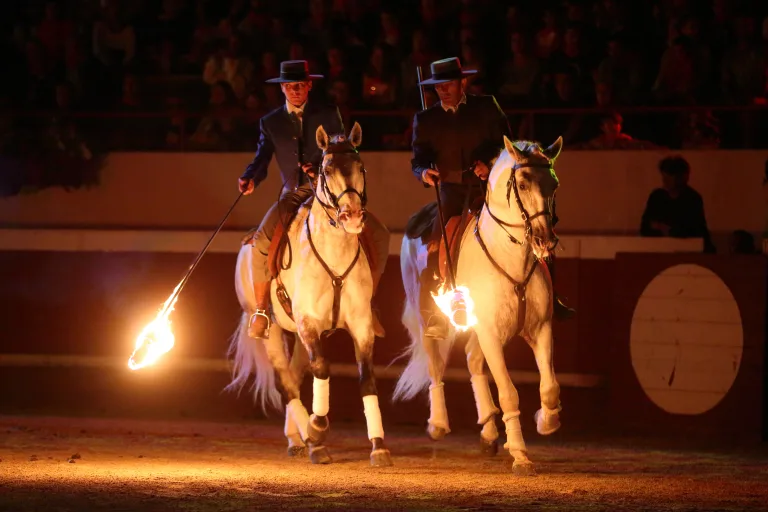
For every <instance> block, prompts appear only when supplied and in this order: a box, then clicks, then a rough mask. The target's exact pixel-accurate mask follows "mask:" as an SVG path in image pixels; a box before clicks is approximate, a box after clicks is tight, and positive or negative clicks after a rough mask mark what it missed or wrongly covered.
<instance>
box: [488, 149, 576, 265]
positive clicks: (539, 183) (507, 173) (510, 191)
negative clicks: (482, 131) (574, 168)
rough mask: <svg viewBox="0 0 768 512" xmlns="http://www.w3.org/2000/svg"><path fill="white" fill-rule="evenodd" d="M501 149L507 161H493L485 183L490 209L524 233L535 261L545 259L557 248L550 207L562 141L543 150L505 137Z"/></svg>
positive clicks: (553, 195) (555, 188)
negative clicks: (503, 213) (488, 192)
mask: <svg viewBox="0 0 768 512" xmlns="http://www.w3.org/2000/svg"><path fill="white" fill-rule="evenodd" d="M504 146H505V147H506V149H507V153H508V157H507V158H505V157H504V155H502V156H501V157H500V158H499V159H498V160H497V161H496V163H495V164H494V166H493V170H492V171H491V175H490V177H489V179H488V182H489V188H490V190H491V192H490V197H489V199H488V201H489V207H492V208H493V210H494V211H497V212H507V213H506V214H505V215H504V218H505V219H507V222H508V225H509V226H513V227H520V228H523V230H524V238H523V240H521V242H527V243H530V244H531V247H532V248H533V252H534V254H535V255H536V257H538V258H546V257H547V256H549V255H550V253H551V252H552V251H553V250H554V249H555V247H556V246H557V235H556V234H555V231H554V229H553V227H552V214H553V211H552V207H553V201H554V198H555V191H556V190H557V187H558V184H559V182H558V179H557V174H555V167H554V165H555V160H556V159H557V157H558V156H559V155H560V151H561V150H562V149H563V139H562V137H558V139H557V140H556V141H555V142H554V143H553V144H552V145H551V146H549V147H548V148H546V149H542V148H541V146H539V145H538V144H537V143H535V142H528V141H516V142H512V141H510V140H509V139H508V138H506V137H504Z"/></svg>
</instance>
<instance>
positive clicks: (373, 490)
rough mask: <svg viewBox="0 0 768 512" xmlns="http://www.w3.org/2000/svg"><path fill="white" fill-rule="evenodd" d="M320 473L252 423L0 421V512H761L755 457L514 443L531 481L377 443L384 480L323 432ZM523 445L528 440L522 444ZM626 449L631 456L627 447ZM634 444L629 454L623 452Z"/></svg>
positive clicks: (351, 435)
mask: <svg viewBox="0 0 768 512" xmlns="http://www.w3.org/2000/svg"><path fill="white" fill-rule="evenodd" d="M331 428H332V431H331V436H330V439H329V447H330V449H331V452H332V456H333V458H334V463H333V464H331V465H329V466H313V465H312V464H310V462H309V461H308V459H306V458H302V459H298V460H297V459H291V458H289V457H288V456H287V455H286V451H285V443H284V438H283V436H282V428H281V426H280V425H279V422H278V421H277V420H274V421H272V422H262V423H259V424H255V425H254V424H215V423H200V422H172V423H171V422H151V421H137V420H113V419H82V418H46V417H25V418H22V417H0V510H2V511H14V512H24V511H33V510H34V511H46V512H49V511H50V512H56V511H89V510H109V511H111V512H117V511H139V510H140V511H166V510H184V511H192V512H202V511H214V510H215V511H235V510H302V511H303V510H307V511H308V510H424V511H427V510H443V511H474V510H478V511H479V510H518V511H520V510H563V511H566V510H568V511H571V510H611V511H614V510H745V509H750V510H768V451H767V450H766V449H765V446H758V447H756V448H753V449H751V450H747V451H744V450H740V451H738V452H735V451H730V452H728V451H720V452H718V451H711V450H710V451H706V452H705V451H701V450H695V449H690V448H689V449H680V448H677V449H674V450H671V449H667V448H658V447H656V448H651V447H648V446H647V443H640V442H637V441H633V442H631V444H630V442H629V441H624V443H622V444H623V446H622V444H616V443H614V442H610V441H594V440H593V441H581V442H576V441H573V440H571V441H564V440H559V439H558V438H557V434H556V435H555V436H552V437H551V438H533V439H528V440H527V442H528V444H529V451H530V457H531V459H532V460H533V461H534V462H536V463H537V470H538V476H535V477H515V476H513V475H512V474H511V473H510V467H509V456H508V455H506V454H503V453H502V454H500V455H498V456H496V457H495V458H492V459H488V458H483V457H481V456H480V455H479V452H478V437H477V435H476V434H470V433H459V434H457V433H451V434H450V435H449V436H448V437H447V438H446V439H445V440H443V441H440V442H438V443H435V442H431V441H429V440H428V439H427V437H426V434H425V433H424V432H423V431H417V430H414V429H411V430H405V429H398V430H395V431H390V432H387V442H388V445H389V448H390V450H391V452H392V456H393V460H394V463H395V466H394V467H391V468H384V469H375V468H371V467H369V462H368V454H369V445H368V442H367V440H366V439H365V430H364V426H363V425H359V426H358V425H343V426H334V425H333V424H332V426H331ZM529 437H530V436H529ZM638 443H639V444H638ZM633 445H634V447H633Z"/></svg>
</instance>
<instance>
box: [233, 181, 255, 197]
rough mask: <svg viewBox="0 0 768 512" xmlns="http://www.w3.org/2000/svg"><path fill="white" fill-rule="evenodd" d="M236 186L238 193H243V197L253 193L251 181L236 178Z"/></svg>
mask: <svg viewBox="0 0 768 512" xmlns="http://www.w3.org/2000/svg"><path fill="white" fill-rule="evenodd" d="M237 186H238V188H239V189H240V192H242V193H243V195H246V196H247V195H248V194H250V193H251V192H253V189H254V188H255V187H254V184H253V180H246V179H244V178H238V180H237Z"/></svg>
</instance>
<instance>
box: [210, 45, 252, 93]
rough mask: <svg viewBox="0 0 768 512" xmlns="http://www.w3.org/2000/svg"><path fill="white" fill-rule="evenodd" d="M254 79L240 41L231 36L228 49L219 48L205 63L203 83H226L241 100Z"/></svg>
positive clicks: (250, 65) (249, 61) (249, 62)
mask: <svg viewBox="0 0 768 512" xmlns="http://www.w3.org/2000/svg"><path fill="white" fill-rule="evenodd" d="M253 77H254V66H253V62H251V59H249V58H248V57H247V56H246V55H245V52H244V50H243V47H242V39H241V38H240V37H239V36H233V37H231V38H230V39H229V48H228V49H225V48H224V47H223V46H219V48H218V51H217V52H216V53H214V54H213V55H211V56H210V58H209V59H208V62H206V63H205V70H204V71H203V81H204V82H205V83H207V84H208V85H211V86H213V85H214V84H216V83H218V82H227V83H228V84H229V86H230V87H231V88H232V90H233V91H234V93H235V97H236V98H238V99H241V100H244V99H245V96H246V94H247V92H248V90H249V87H250V85H251V83H252V82H253Z"/></svg>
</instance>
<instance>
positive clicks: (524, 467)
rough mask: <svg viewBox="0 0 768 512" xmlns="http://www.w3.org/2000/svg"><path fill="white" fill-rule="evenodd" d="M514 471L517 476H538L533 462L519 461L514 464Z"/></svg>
mask: <svg viewBox="0 0 768 512" xmlns="http://www.w3.org/2000/svg"><path fill="white" fill-rule="evenodd" d="M512 473H513V474H514V475H515V476H536V468H534V467H533V462H531V461H528V462H517V461H515V462H514V463H513V464H512Z"/></svg>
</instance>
